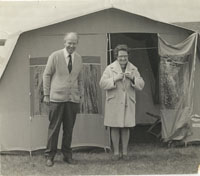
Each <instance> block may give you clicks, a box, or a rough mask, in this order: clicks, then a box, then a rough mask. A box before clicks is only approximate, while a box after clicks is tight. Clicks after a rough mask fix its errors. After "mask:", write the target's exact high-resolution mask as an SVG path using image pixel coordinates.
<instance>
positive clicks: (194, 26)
mask: <svg viewBox="0 0 200 176" xmlns="http://www.w3.org/2000/svg"><path fill="white" fill-rule="evenodd" d="M174 24H175V25H177V26H180V27H184V28H186V29H189V30H193V31H196V32H198V33H200V22H199V21H198V22H179V23H174Z"/></svg>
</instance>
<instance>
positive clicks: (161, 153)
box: [0, 143, 200, 176]
mask: <svg viewBox="0 0 200 176" xmlns="http://www.w3.org/2000/svg"><path fill="white" fill-rule="evenodd" d="M129 155H130V159H129V160H128V161H123V160H120V161H112V160H111V156H112V152H107V153H105V151H104V150H103V149H99V148H93V149H88V150H86V149H84V150H80V149H79V150H75V151H74V155H73V156H74V159H76V160H77V161H78V164H77V165H69V164H67V163H64V162H63V160H62V154H61V153H60V152H59V153H58V154H57V155H56V158H55V164H54V166H53V167H50V168H49V167H46V166H45V158H44V156H43V153H41V152H38V153H35V154H33V156H32V157H30V156H29V155H28V154H23V155H22V154H21V155H16V154H15V155H10V154H9V155H8V154H6V155H5V154H2V155H0V156H1V174H2V175H19V176H23V175H37V176H41V175H105V174H106V175H118V174H123V175H140V174H145V175H149V174H196V173H197V171H198V166H199V164H200V146H199V145H189V146H188V147H184V146H179V147H170V148H169V147H167V146H165V145H161V144H155V143H153V144H150V143H146V144H133V145H131V146H129Z"/></svg>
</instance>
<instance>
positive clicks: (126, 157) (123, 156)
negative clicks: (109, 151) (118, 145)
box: [122, 155, 130, 161]
mask: <svg viewBox="0 0 200 176" xmlns="http://www.w3.org/2000/svg"><path fill="white" fill-rule="evenodd" d="M122 159H123V160H125V161H128V160H130V157H129V156H128V155H122Z"/></svg>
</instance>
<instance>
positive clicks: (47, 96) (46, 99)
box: [43, 95, 50, 105]
mask: <svg viewBox="0 0 200 176" xmlns="http://www.w3.org/2000/svg"><path fill="white" fill-rule="evenodd" d="M43 101H44V103H45V104H47V105H49V102H50V98H49V95H45V96H44V100H43Z"/></svg>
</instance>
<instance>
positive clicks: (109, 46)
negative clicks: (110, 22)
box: [108, 33, 112, 64]
mask: <svg viewBox="0 0 200 176" xmlns="http://www.w3.org/2000/svg"><path fill="white" fill-rule="evenodd" d="M108 52H109V59H110V60H109V62H110V63H109V64H111V63H112V53H111V52H112V49H111V37H110V33H108Z"/></svg>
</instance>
